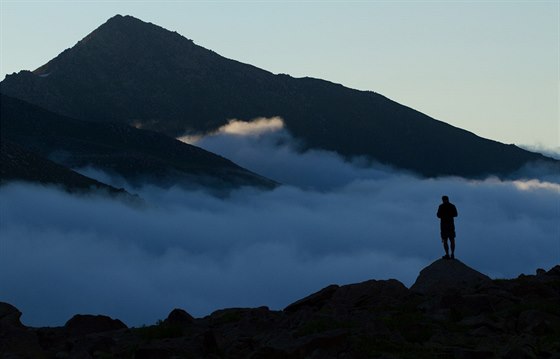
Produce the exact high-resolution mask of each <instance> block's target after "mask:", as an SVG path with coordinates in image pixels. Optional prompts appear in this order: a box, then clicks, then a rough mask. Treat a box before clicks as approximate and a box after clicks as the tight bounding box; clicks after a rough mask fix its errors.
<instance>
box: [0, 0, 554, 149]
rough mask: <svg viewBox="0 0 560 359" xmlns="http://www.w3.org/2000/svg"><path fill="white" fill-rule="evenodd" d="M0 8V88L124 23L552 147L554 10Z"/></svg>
mask: <svg viewBox="0 0 560 359" xmlns="http://www.w3.org/2000/svg"><path fill="white" fill-rule="evenodd" d="M0 2H1V8H0V13H1V19H0V20H1V24H0V25H1V26H0V29H1V32H0V41H1V43H0V52H1V56H0V77H1V78H2V79H3V78H4V76H5V75H6V74H10V73H13V72H17V71H19V70H22V69H26V70H34V69H36V68H37V67H39V66H41V65H43V64H44V63H46V62H47V61H48V60H50V59H51V58H53V57H55V56H56V55H58V54H59V53H60V52H62V51H63V50H64V49H66V48H69V47H72V46H73V45H74V44H75V43H76V42H77V41H78V40H80V39H82V38H83V37H84V36H86V35H87V34H88V33H90V32H91V31H93V30H94V29H95V28H97V27H98V26H99V25H101V24H102V23H104V22H105V21H106V20H107V19H108V18H110V17H112V16H114V15H115V14H122V15H132V16H135V17H137V18H140V19H141V20H144V21H147V22H152V23H154V24H157V25H159V26H162V27H164V28H167V29H169V30H172V31H177V32H178V33H180V34H181V35H183V36H185V37H187V38H190V39H193V40H194V42H195V43H196V44H198V45H201V46H203V47H205V48H208V49H211V50H214V51H215V52H217V53H219V54H221V55H223V56H225V57H228V58H232V59H235V60H239V61H242V62H245V63H249V64H252V65H255V66H257V67H260V68H263V69H266V70H269V71H271V72H274V73H287V74H290V75H292V76H294V77H302V76H312V77H317V78H322V79H325V80H329V81H333V82H337V83H341V84H343V85H345V86H348V87H351V88H356V89H362V90H373V91H375V92H378V93H381V94H383V95H385V96H387V97H389V98H391V99H393V100H395V101H397V102H400V103H402V104H405V105H407V106H410V107H412V108H415V109H417V110H419V111H421V112H424V113H426V114H428V115H430V116H432V117H435V118H437V119H439V120H442V121H445V122H447V123H450V124H452V125H454V126H457V127H461V128H464V129H467V130H469V131H472V132H474V133H476V134H478V135H480V136H483V137H487V138H492V139H495V140H498V141H501V142H504V143H515V144H518V145H530V146H538V147H546V148H549V149H556V150H558V149H559V147H560V143H559V138H560V125H559V121H560V120H559V57H560V56H559V27H560V20H559V17H560V16H559V13H560V4H559V2H558V1H490V2H483V1H395V2H390V1H344V2H342V1H326V2H320V1H304V2H300V1H297V2H296V1H157V2H155V1H21V0H17V1H9V0H0Z"/></svg>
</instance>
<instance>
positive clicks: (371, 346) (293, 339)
mask: <svg viewBox="0 0 560 359" xmlns="http://www.w3.org/2000/svg"><path fill="white" fill-rule="evenodd" d="M441 269H444V270H445V269H449V270H450V272H452V273H453V277H454V279H455V281H454V282H447V283H443V284H441V285H435V286H434V285H433V283H434V281H433V279H434V277H438V276H439V277H441V273H440V271H441ZM475 272H476V271H474V270H473V269H471V268H469V267H468V266H466V265H465V264H463V263H461V262H459V261H457V260H451V261H449V260H447V261H446V260H438V261H436V262H434V263H432V264H431V265H430V266H428V267H426V268H425V269H424V270H423V271H422V275H421V276H419V277H418V280H417V281H416V283H415V285H414V286H413V287H412V288H411V289H407V288H406V287H405V286H404V285H403V284H402V283H400V282H399V281H397V280H394V279H390V280H369V281H366V282H363V283H357V284H350V285H343V286H338V285H331V286H328V287H326V288H324V289H322V290H320V291H319V292H317V293H314V294H311V295H310V296H308V297H306V298H303V299H301V300H299V301H297V302H295V303H293V304H291V305H289V306H288V307H286V308H285V309H284V310H281V311H274V310H270V309H268V308H267V307H260V308H230V309H222V310H218V311H215V312H214V313H212V314H211V315H209V316H207V317H204V318H193V317H192V316H191V315H189V314H188V312H186V311H185V310H183V309H174V310H173V311H171V313H170V314H169V315H168V317H167V318H166V319H165V320H163V321H161V322H159V323H157V324H155V325H152V326H148V327H141V328H128V327H127V326H126V324H125V323H123V322H122V321H120V320H118V319H112V318H109V317H106V316H103V315H76V316H74V317H73V318H71V319H70V320H68V322H67V323H66V324H65V326H64V327H55V328H49V327H47V328H31V327H26V326H24V325H23V324H22V323H21V322H20V320H19V318H20V316H21V314H22V313H21V312H20V311H19V310H18V309H17V308H15V307H14V306H12V305H10V304H8V303H0V352H1V353H3V354H4V357H10V358H11V357H14V358H25V357H29V358H37V359H39V358H54V357H57V358H62V357H64V358H263V359H264V358H266V359H270V358H323V359H329V358H377V357H382V358H415V359H416V358H537V357H538V358H556V357H557V355H558V353H560V342H559V341H558V337H560V307H558V303H559V302H560V266H556V267H554V268H552V269H551V270H549V271H548V272H547V271H545V270H542V269H538V270H537V274H536V275H520V276H519V277H518V278H516V279H511V280H491V279H490V278H488V277H486V276H485V275H483V274H481V273H478V272H476V273H477V274H474V273H475ZM473 275H474V276H473ZM444 277H445V275H444ZM448 277H450V276H448ZM475 277H476V280H473V279H474V278H475ZM463 279H465V280H466V282H463ZM430 283H432V284H430ZM425 284H428V286H426V285H425ZM415 286H416V288H415ZM418 286H419V287H418ZM418 288H421V289H422V290H418Z"/></svg>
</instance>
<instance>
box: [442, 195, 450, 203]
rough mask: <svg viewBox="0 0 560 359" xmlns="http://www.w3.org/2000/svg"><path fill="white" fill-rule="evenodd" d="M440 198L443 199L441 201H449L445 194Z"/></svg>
mask: <svg viewBox="0 0 560 359" xmlns="http://www.w3.org/2000/svg"><path fill="white" fill-rule="evenodd" d="M441 200H442V201H443V203H449V197H447V196H442V197H441Z"/></svg>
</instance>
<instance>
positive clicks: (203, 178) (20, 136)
mask: <svg viewBox="0 0 560 359" xmlns="http://www.w3.org/2000/svg"><path fill="white" fill-rule="evenodd" d="M0 103H1V106H0V111H1V118H0V127H1V128H2V133H1V136H2V142H7V141H9V142H12V143H15V144H18V145H19V146H21V147H23V148H26V149H27V150H28V151H31V152H34V153H35V154H36V155H37V156H42V157H44V158H45V159H47V158H50V160H52V161H54V162H56V163H58V165H62V166H64V167H67V168H84V167H95V168H97V169H100V170H103V171H105V172H107V173H108V174H110V175H111V174H116V175H119V176H121V177H123V178H124V179H126V180H127V181H128V182H129V183H131V184H132V185H142V184H145V183H152V184H156V185H160V186H164V187H169V186H172V185H184V186H199V185H202V186H204V187H208V188H215V189H218V188H226V187H227V188H229V187H237V186H242V185H249V186H251V185H254V186H257V187H263V188H272V187H274V186H275V185H276V183H275V182H274V181H271V180H268V179H266V178H264V177H262V176H259V175H257V174H254V173H252V172H250V171H248V170H245V169H244V168H242V167H240V166H238V165H236V164H234V163H233V162H231V161H230V160H228V159H226V158H223V157H221V156H218V155H215V154H213V153H210V152H208V151H206V150H203V149H201V148H198V147H195V146H192V145H188V144H185V143H182V142H180V141H178V140H175V139H172V138H169V137H167V136H165V135H163V134H160V133H157V132H152V131H148V130H141V129H136V128H134V127H130V126H127V125H124V124H115V123H107V122H97V123H95V122H87V121H81V120H76V119H72V118H69V117H65V116H61V115H58V114H55V113H53V112H50V111H47V110H44V109H42V108H40V107H38V106H36V105H31V104H28V103H26V102H24V101H21V100H18V99H14V98H11V97H9V96H6V95H3V94H0ZM51 168H52V167H51ZM7 178H9V176H7Z"/></svg>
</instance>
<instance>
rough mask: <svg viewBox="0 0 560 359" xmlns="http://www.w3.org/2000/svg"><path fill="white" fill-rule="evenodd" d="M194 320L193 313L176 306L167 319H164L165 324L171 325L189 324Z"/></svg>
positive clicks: (181, 325)
mask: <svg viewBox="0 0 560 359" xmlns="http://www.w3.org/2000/svg"><path fill="white" fill-rule="evenodd" d="M193 322H194V318H193V316H192V315H190V314H189V313H187V312H186V311H185V310H183V309H179V308H175V309H173V310H172V311H171V313H169V315H168V316H167V319H165V320H164V321H163V324H165V325H170V326H179V327H183V326H188V325H190V324H192V323H193Z"/></svg>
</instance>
